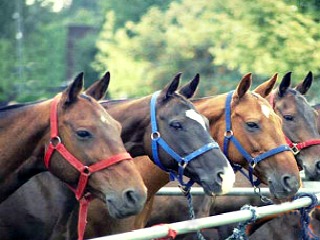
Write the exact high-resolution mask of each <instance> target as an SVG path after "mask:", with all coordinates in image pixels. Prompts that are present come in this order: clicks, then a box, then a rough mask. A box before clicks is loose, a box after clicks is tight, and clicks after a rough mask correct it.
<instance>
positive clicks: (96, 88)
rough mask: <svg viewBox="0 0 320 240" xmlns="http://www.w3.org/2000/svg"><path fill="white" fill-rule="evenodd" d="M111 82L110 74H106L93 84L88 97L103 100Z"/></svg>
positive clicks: (87, 92) (88, 91)
mask: <svg viewBox="0 0 320 240" xmlns="http://www.w3.org/2000/svg"><path fill="white" fill-rule="evenodd" d="M109 82H110V72H106V73H105V74H104V75H103V77H102V78H101V79H100V80H99V81H96V82H95V83H94V84H92V85H91V86H90V87H89V88H88V89H87V90H86V91H85V93H86V95H88V96H90V97H93V98H94V99H96V100H97V101H98V100H101V99H102V98H104V96H105V95H106V91H107V89H108V86H109Z"/></svg>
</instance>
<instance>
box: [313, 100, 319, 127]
mask: <svg viewBox="0 0 320 240" xmlns="http://www.w3.org/2000/svg"><path fill="white" fill-rule="evenodd" d="M313 108H314V109H315V110H316V112H317V115H318V117H317V126H318V132H319V133H320V103H318V104H316V105H314V106H313Z"/></svg>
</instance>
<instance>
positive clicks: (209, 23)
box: [95, 0, 320, 95]
mask: <svg viewBox="0 0 320 240" xmlns="http://www.w3.org/2000/svg"><path fill="white" fill-rule="evenodd" d="M114 14H115V17H114V19H116V18H117V17H116V16H117V15H116V14H118V13H114ZM108 21H109V19H108ZM105 25H108V27H105V28H104V29H103V30H102V32H101V35H100V39H99V41H98V44H97V46H98V49H99V52H98V54H97V56H96V61H95V66H96V67H97V69H98V70H100V69H99V66H107V67H108V69H112V72H113V71H115V72H116V73H117V74H118V72H120V71H122V72H126V69H130V68H132V67H133V66H134V67H135V68H136V67H138V66H139V67H140V69H139V72H140V73H141V75H140V77H139V74H138V73H137V72H136V74H134V76H130V75H127V77H126V80H125V81H126V82H130V83H131V84H132V83H133V82H135V83H136V84H139V83H142V86H149V88H153V89H154V88H155V89H157V88H159V87H160V85H161V86H163V85H164V84H165V83H167V82H168V78H170V77H171V76H172V75H173V74H175V73H176V72H178V71H182V72H183V73H185V75H184V76H185V78H184V79H189V78H191V77H192V76H193V75H194V74H195V73H197V72H199V73H200V74H201V76H202V82H201V89H200V92H199V94H200V95H207V94H216V93H219V92H224V91H228V90H230V89H233V88H234V87H235V86H236V84H237V82H238V81H239V78H240V74H244V73H246V72H253V73H254V74H255V75H254V79H255V84H259V83H260V82H261V80H266V79H267V78H269V77H270V76H271V75H272V74H273V73H275V72H279V73H280V77H281V76H282V75H281V74H284V73H285V72H287V71H293V72H294V74H295V76H296V77H297V78H296V79H297V80H296V81H298V80H300V79H301V78H302V77H303V76H304V75H305V74H306V73H307V71H309V70H312V71H313V72H314V73H315V74H316V75H318V74H319V72H320V69H319V68H320V64H319V63H320V55H319V54H317V49H319V47H320V46H319V44H320V41H319V37H320V36H319V33H320V31H319V30H320V29H319V24H318V23H317V21H316V19H315V18H314V15H313V14H309V15H308V14H303V13H301V12H300V11H298V7H297V6H295V5H293V4H292V3H290V4H289V3H286V2H285V1H278V0H261V1H254V2H252V1H249V0H225V1H223V2H221V1H219V0H214V1H204V0H202V1H197V4H195V3H194V1H191V0H184V1H179V2H172V3H171V4H170V5H169V7H168V9H167V10H166V11H163V10H161V9H159V8H158V7H150V8H149V10H148V12H147V13H146V14H145V15H143V16H142V17H141V20H140V21H139V22H137V23H135V22H132V21H127V22H126V23H125V25H124V27H122V28H120V29H118V30H116V31H114V32H113V31H112V30H114V29H116V28H115V24H113V26H111V24H110V22H109V23H107V21H106V23H105ZM115 52H116V54H115ZM128 59H130V61H129V60H128ZM119 62H121V63H122V64H121V65H119V64H118V65H116V63H119ZM129 64H130V66H129ZM135 64H136V65H135ZM120 69H121V70H120ZM115 78H116V80H117V82H120V81H124V80H123V77H122V76H121V77H120V75H119V76H115ZM139 79H140V80H139ZM256 80H257V81H256ZM114 94H116V93H114Z"/></svg>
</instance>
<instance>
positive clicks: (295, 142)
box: [270, 72, 320, 181]
mask: <svg viewBox="0 0 320 240" xmlns="http://www.w3.org/2000/svg"><path fill="white" fill-rule="evenodd" d="M312 79H313V77H312V73H311V72H309V73H308V74H307V76H306V77H305V79H304V80H303V81H301V82H300V83H299V84H298V85H297V86H296V87H295V88H293V87H291V72H288V73H286V74H285V75H284V76H283V78H282V81H281V83H280V85H279V86H278V88H277V89H275V90H274V92H273V95H271V98H270V101H271V103H272V105H273V108H274V111H275V112H276V113H277V114H278V115H279V116H280V118H281V119H282V129H283V132H284V134H285V135H286V137H287V139H288V140H287V141H288V144H289V145H291V147H292V150H293V152H294V154H295V157H296V160H297V163H298V165H299V167H300V168H301V169H302V168H303V169H304V170H305V176H306V179H307V180H311V181H314V180H315V181H318V180H319V179H320V157H319V153H320V145H319V144H320V135H319V132H318V129H317V118H318V115H317V113H316V112H315V110H314V109H313V107H312V106H311V105H310V104H309V103H308V102H307V100H306V98H305V97H304V95H305V94H306V93H307V91H308V90H309V88H310V87H311V84H312Z"/></svg>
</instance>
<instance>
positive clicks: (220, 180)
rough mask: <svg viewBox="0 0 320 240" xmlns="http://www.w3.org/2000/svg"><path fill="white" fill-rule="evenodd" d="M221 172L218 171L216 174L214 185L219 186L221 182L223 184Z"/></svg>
mask: <svg viewBox="0 0 320 240" xmlns="http://www.w3.org/2000/svg"><path fill="white" fill-rule="evenodd" d="M223 174H224V173H223V172H222V171H219V172H218V173H217V178H216V183H217V184H219V185H222V182H223V177H222V176H223Z"/></svg>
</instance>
